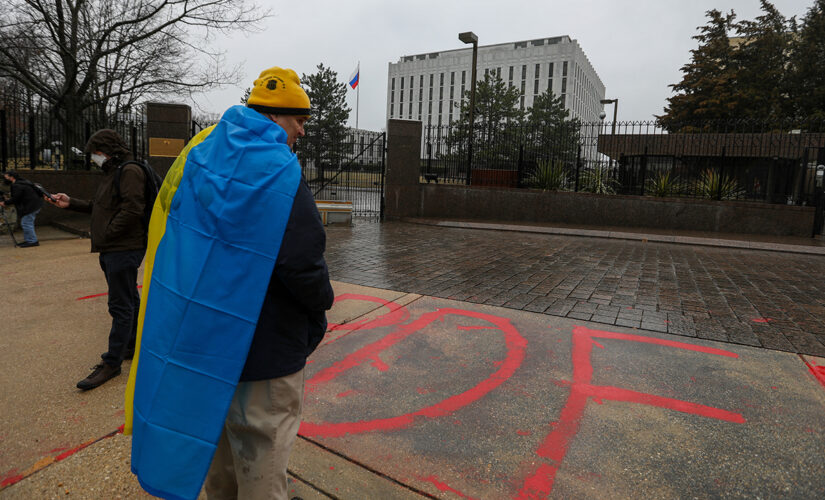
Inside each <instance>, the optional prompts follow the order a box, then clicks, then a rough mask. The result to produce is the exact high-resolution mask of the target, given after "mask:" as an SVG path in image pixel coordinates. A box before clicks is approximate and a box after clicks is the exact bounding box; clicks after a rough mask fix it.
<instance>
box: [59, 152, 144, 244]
mask: <svg viewBox="0 0 825 500" xmlns="http://www.w3.org/2000/svg"><path fill="white" fill-rule="evenodd" d="M126 160H128V158H126V159H124V160H121V161H120V162H118V163H115V160H114V159H112V160H110V161H108V162H106V163H104V164H103V179H101V181H100V184H99V185H98V187H97V192H96V193H95V197H94V200H92V201H86V200H80V199H77V198H71V199H70V201H69V208H70V209H72V210H77V211H79V212H91V214H92V220H91V233H92V252H100V253H107V252H119V251H124V250H143V249H145V248H146V228H145V227H144V225H143V207H144V204H145V203H144V197H145V195H144V189H145V186H146V180H145V174H144V173H143V170H141V168H140V167H139V166H138V165H135V164H134V163H130V164H128V165H124V166H123V167H122V172H121V174H120V196H118V194H117V191H116V189H115V183H114V181H115V171H116V170H117V168H116V166H117V165H118V164H122V163H123V162H125V161H126Z"/></svg>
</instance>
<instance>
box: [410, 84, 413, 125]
mask: <svg viewBox="0 0 825 500" xmlns="http://www.w3.org/2000/svg"><path fill="white" fill-rule="evenodd" d="M412 100H413V77H412V76H411V77H410V106H412ZM410 113H412V111H410ZM410 118H412V117H410Z"/></svg>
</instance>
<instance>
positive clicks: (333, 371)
mask: <svg viewBox="0 0 825 500" xmlns="http://www.w3.org/2000/svg"><path fill="white" fill-rule="evenodd" d="M368 300H373V301H375V302H379V303H384V305H387V307H388V308H389V309H390V310H391V312H390V313H388V314H387V315H385V316H381V317H379V318H376V319H375V320H372V321H370V322H367V323H364V324H362V326H361V327H360V328H359V330H364V329H368V328H374V327H375V326H374V325H380V326H388V325H391V324H393V322H394V321H398V318H402V317H407V316H409V313H408V312H406V309H404V308H403V307H402V306H400V305H398V304H395V305H392V306H391V305H390V304H391V303H388V302H385V301H383V300H382V299H372V298H368ZM402 310H403V312H401V311H402ZM449 315H454V316H462V317H467V318H476V319H481V320H485V321H488V322H490V323H492V324H493V325H495V330H492V331H501V332H502V333H503V334H504V340H505V343H506V350H507V354H506V356H505V359H504V360H502V362H501V364H500V365H499V368H498V370H496V371H495V372H494V373H492V374H491V375H490V376H489V377H487V378H486V379H484V380H482V381H481V382H480V383H478V384H477V385H476V386H474V387H472V388H471V389H469V390H467V391H464V392H462V393H460V394H456V395H455V396H452V397H449V398H447V399H445V400H443V401H441V402H439V403H436V404H433V405H430V406H427V407H425V408H422V409H420V410H417V411H413V412H409V413H406V414H403V415H398V416H396V417H389V418H380V419H374V420H365V421H358V422H339V423H328V422H325V423H314V422H306V421H305V422H303V423H302V424H301V428H300V434H301V435H302V436H307V437H310V436H314V437H337V436H343V435H345V434H357V433H361V432H367V431H374V430H390V429H400V428H404V427H408V426H410V425H412V424H413V422H414V421H415V419H416V418H420V417H426V418H436V417H442V416H445V415H449V414H451V413H453V412H455V411H456V410H458V409H460V408H463V407H465V406H467V405H468V404H470V403H473V402H474V401H477V400H479V399H480V398H482V397H483V396H484V395H486V394H488V393H489V392H490V391H492V390H493V389H495V388H496V387H498V386H500V385H501V384H502V383H504V381H506V380H507V379H509V378H510V377H512V376H513V373H515V371H516V369H517V368H518V367H519V366H520V365H521V362H522V361H523V360H524V351H525V348H526V347H527V340H526V339H525V338H524V337H522V336H521V335H520V334H519V333H518V331H517V330H516V329H515V327H514V326H513V325H512V324H511V323H510V320H508V319H506V318H500V317H498V316H492V315H489V314H484V313H479V312H474V311H465V310H461V309H450V308H446V309H440V310H438V311H435V312H431V313H425V314H423V315H421V317H420V318H418V319H417V320H415V321H413V322H412V323H409V324H407V325H402V326H400V327H398V328H396V329H395V330H394V331H392V332H390V333H389V334H388V335H386V336H384V337H382V338H380V339H378V340H376V341H374V342H372V343H371V344H368V345H366V346H364V347H362V348H361V349H359V350H358V351H356V352H354V353H352V354H350V355H348V356H346V357H345V358H344V359H342V360H340V361H337V362H336V363H334V364H333V365H332V366H330V367H328V368H325V369H323V370H321V371H320V372H318V373H316V374H315V375H314V376H313V377H312V378H311V379H309V380H308V381H307V382H306V390H307V391H308V392H313V391H315V390H317V389H318V387H319V386H321V385H322V384H325V383H327V382H330V381H332V380H334V379H335V378H337V377H338V376H339V375H341V374H343V373H345V372H346V371H347V370H351V369H352V368H355V367H357V366H360V365H361V364H363V363H364V362H369V361H371V362H372V364H373V366H375V367H376V368H377V369H379V370H381V371H386V370H387V369H388V367H387V365H386V363H384V362H383V361H381V360H380V358H379V354H380V353H381V352H382V351H384V350H385V349H387V348H389V347H391V346H393V345H395V344H397V343H399V342H401V341H402V340H404V339H405V338H407V337H409V336H410V335H412V334H414V333H417V332H419V331H421V330H422V329H423V328H425V327H426V326H428V325H429V324H431V323H433V322H434V321H439V320H442V321H443V319H444V318H445V317H446V316H449ZM388 316H391V317H392V320H393V322H391V321H390V320H389V319H387V317H388Z"/></svg>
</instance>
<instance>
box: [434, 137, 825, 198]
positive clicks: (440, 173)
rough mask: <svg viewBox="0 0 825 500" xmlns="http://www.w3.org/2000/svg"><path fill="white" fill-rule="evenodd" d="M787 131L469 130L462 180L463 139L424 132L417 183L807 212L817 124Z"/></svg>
mask: <svg viewBox="0 0 825 500" xmlns="http://www.w3.org/2000/svg"><path fill="white" fill-rule="evenodd" d="M791 127H792V126H788V127H782V126H781V125H777V124H776V123H772V124H762V123H753V122H707V123H704V124H702V126H701V127H699V126H696V127H691V128H688V129H687V130H689V131H688V132H684V133H669V132H668V131H666V130H663V129H662V128H661V127H659V126H658V125H657V123H656V122H617V123H616V124H615V127H614V124H613V123H610V122H604V123H602V122H595V123H580V122H575V121H570V122H564V123H563V124H560V125H558V126H548V127H536V126H530V125H526V124H522V123H519V124H506V123H505V124H501V125H500V126H498V127H488V128H487V129H483V128H481V127H476V129H475V130H474V134H473V135H474V141H473V149H474V152H473V159H472V162H473V164H472V169H471V170H470V172H469V175H468V164H467V156H468V155H467V149H468V148H467V139H466V137H468V134H467V133H466V131H465V130H462V129H461V128H459V127H456V126H446V127H444V126H442V127H425V128H424V131H423V134H422V135H423V138H422V153H421V158H422V160H421V180H422V182H446V183H458V184H466V183H468V181H469V184H471V185H496V186H505V187H519V188H533V189H542V190H554V191H585V192H593V193H600V194H629V195H639V196H660V197H692V198H708V199H716V200H743V201H761V202H769V203H783V204H785V203H787V204H796V205H811V204H813V203H815V198H816V197H817V193H818V190H821V182H822V175H821V174H820V176H819V177H817V172H818V171H817V167H820V166H821V165H823V164H825V122H823V123H808V124H806V125H805V128H804V129H797V128H791ZM614 131H615V132H614ZM820 170H822V168H821V167H820Z"/></svg>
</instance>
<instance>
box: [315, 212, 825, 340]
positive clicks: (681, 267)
mask: <svg viewBox="0 0 825 500" xmlns="http://www.w3.org/2000/svg"><path fill="white" fill-rule="evenodd" d="M327 234H328V243H327V261H328V263H329V266H330V272H331V275H332V278H333V279H335V280H340V281H345V282H349V283H355V284H361V285H367V286H373V287H378V288H387V289H394V290H403V291H406V292H412V293H420V294H424V295H431V296H434V297H442V298H450V299H456V300H464V301H468V302H474V303H480V304H489V305H495V306H504V307H509V308H513V309H522V310H525V311H532V312H542V313H545V314H550V315H554V316H566V317H569V318H574V319H581V320H589V321H595V322H599V323H605V324H612V325H619V326H627V327H636V328H641V329H644V330H652V331H658V332H668V333H673V334H677V335H684V336H689V337H699V338H705V339H712V340H721V341H727V342H733V343H737V344H745V345H752V346H762V347H766V348H770V349H778V350H783V351H791V352H798V353H801V354H812V355H817V356H824V355H825V258H823V257H822V256H810V255H803V254H786V253H777V252H764V251H756V250H739V249H729V248H714V247H704V246H689V245H676V244H669V243H649V242H640V241H627V240H608V239H601V238H586V237H571V236H551V235H536V234H525V233H517V232H498V231H483V230H474V229H454V228H440V227H433V226H421V225H415V224H409V223H402V222H387V223H383V224H366V223H365V224H358V225H355V226H353V227H335V226H330V227H329V228H328V232H327Z"/></svg>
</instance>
